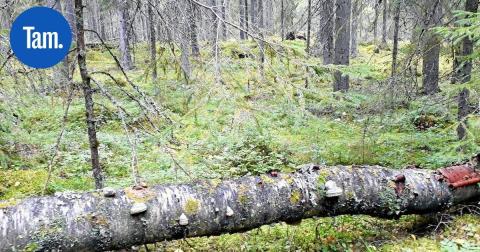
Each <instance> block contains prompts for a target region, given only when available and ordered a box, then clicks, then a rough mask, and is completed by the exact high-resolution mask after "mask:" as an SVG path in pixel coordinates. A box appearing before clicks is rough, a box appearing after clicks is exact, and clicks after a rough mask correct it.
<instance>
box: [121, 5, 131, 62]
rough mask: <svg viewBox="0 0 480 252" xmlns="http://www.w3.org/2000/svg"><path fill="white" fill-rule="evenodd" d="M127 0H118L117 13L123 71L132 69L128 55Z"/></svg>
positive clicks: (129, 55)
mask: <svg viewBox="0 0 480 252" xmlns="http://www.w3.org/2000/svg"><path fill="white" fill-rule="evenodd" d="M128 5H129V4H128V0H118V11H119V15H120V29H119V38H118V40H119V46H120V59H121V63H122V67H123V69H125V70H130V69H132V68H133V63H132V56H131V54H130V46H129V41H128V40H129V36H128V20H130V19H129V15H128Z"/></svg>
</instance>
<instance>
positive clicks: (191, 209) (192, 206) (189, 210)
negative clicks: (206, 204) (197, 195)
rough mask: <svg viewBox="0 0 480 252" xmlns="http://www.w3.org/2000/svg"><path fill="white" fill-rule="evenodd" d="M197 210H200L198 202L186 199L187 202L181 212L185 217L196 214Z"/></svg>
mask: <svg viewBox="0 0 480 252" xmlns="http://www.w3.org/2000/svg"><path fill="white" fill-rule="evenodd" d="M199 208H200V203H199V202H198V200H196V199H193V198H189V199H187V202H185V206H184V207H183V210H184V211H185V214H187V215H194V214H196V213H197V212H198V210H199Z"/></svg>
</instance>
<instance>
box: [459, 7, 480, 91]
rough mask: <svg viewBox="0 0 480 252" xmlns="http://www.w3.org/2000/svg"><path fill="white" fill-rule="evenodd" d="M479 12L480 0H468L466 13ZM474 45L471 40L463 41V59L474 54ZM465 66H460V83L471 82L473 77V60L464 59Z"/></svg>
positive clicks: (465, 39)
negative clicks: (479, 1)
mask: <svg viewBox="0 0 480 252" xmlns="http://www.w3.org/2000/svg"><path fill="white" fill-rule="evenodd" d="M477 10H478V0H467V1H466V2H465V11H469V12H473V13H476V12H477ZM473 45H474V41H472V40H471V39H470V38H468V37H467V38H464V39H463V44H462V46H463V50H462V55H461V56H462V57H468V56H469V55H471V54H472V53H473ZM463 60H464V62H463V64H461V65H460V69H459V71H458V72H459V77H458V79H459V80H460V83H465V82H469V81H470V79H471V75H472V60H471V59H463Z"/></svg>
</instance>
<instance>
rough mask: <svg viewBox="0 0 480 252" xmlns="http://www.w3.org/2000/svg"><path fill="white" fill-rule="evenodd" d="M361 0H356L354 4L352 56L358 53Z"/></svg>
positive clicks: (351, 41)
mask: <svg viewBox="0 0 480 252" xmlns="http://www.w3.org/2000/svg"><path fill="white" fill-rule="evenodd" d="M360 5H361V0H354V1H353V6H352V31H351V40H350V56H351V57H352V58H355V57H357V55H358V47H357V46H358V19H359V18H360V17H359V15H360V10H361V6H360Z"/></svg>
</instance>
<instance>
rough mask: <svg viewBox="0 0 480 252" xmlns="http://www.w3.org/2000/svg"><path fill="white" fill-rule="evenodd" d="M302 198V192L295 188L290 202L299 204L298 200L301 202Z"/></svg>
mask: <svg viewBox="0 0 480 252" xmlns="http://www.w3.org/2000/svg"><path fill="white" fill-rule="evenodd" d="M301 199H302V192H301V191H300V190H298V189H296V190H294V191H293V192H292V193H291V194H290V203H292V204H293V205H296V204H298V202H300V200H301Z"/></svg>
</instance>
